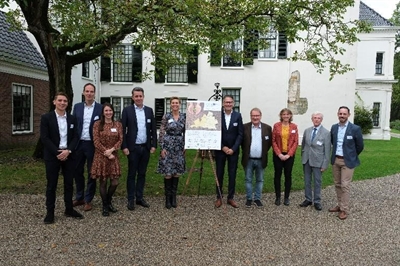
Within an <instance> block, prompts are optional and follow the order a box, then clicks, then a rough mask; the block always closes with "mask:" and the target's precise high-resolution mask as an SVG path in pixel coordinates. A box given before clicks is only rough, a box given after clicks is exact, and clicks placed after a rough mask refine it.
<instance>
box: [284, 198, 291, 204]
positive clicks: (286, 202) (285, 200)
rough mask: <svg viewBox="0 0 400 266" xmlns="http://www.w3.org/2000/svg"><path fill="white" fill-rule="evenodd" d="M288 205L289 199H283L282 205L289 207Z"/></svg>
mask: <svg viewBox="0 0 400 266" xmlns="http://www.w3.org/2000/svg"><path fill="white" fill-rule="evenodd" d="M289 204H290V200H289V198H285V199H284V200H283V205H285V206H289Z"/></svg>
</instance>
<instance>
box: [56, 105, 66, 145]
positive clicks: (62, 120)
mask: <svg viewBox="0 0 400 266" xmlns="http://www.w3.org/2000/svg"><path fill="white" fill-rule="evenodd" d="M54 112H55V113H56V117H57V123H58V131H59V132H60V145H59V146H58V148H60V149H66V148H67V147H68V144H67V143H68V136H67V133H68V123H67V113H66V112H65V113H64V115H59V114H57V112H56V111H55V110H54Z"/></svg>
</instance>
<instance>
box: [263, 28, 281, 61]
mask: <svg viewBox="0 0 400 266" xmlns="http://www.w3.org/2000/svg"><path fill="white" fill-rule="evenodd" d="M274 35H275V38H274ZM258 38H259V39H265V42H266V43H268V44H269V47H268V48H265V49H260V48H259V49H258V59H262V60H276V59H278V53H279V51H278V45H279V32H278V31H277V30H275V28H274V27H273V26H270V27H269V29H268V31H267V32H266V33H260V34H259V35H258ZM272 53H274V54H275V55H274V56H271V54H272Z"/></svg>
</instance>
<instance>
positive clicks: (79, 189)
mask: <svg viewBox="0 0 400 266" xmlns="http://www.w3.org/2000/svg"><path fill="white" fill-rule="evenodd" d="M95 93H96V87H95V86H94V84H92V83H87V84H85V86H83V96H84V97H85V101H84V102H81V103H77V104H75V105H74V109H73V115H74V116H75V117H76V119H77V128H78V134H79V142H78V145H77V147H76V156H75V157H76V159H75V167H76V168H75V176H74V177H75V184H76V195H75V200H74V202H73V205H74V207H75V206H80V205H85V206H84V207H83V210H84V211H90V210H91V209H92V200H93V198H94V194H95V193H96V179H92V178H91V176H90V169H91V168H92V162H93V156H94V144H93V124H94V122H96V121H97V120H99V119H100V118H101V110H102V106H101V104H99V103H97V102H95V100H94V97H95ZM85 163H86V167H87V173H88V180H87V187H86V192H85V176H84V169H85Z"/></svg>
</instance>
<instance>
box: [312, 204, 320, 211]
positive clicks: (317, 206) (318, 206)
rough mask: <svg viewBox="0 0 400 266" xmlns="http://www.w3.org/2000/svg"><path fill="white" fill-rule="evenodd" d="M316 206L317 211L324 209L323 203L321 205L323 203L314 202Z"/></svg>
mask: <svg viewBox="0 0 400 266" xmlns="http://www.w3.org/2000/svg"><path fill="white" fill-rule="evenodd" d="M314 208H315V209H316V210H317V211H321V210H322V205H321V203H314Z"/></svg>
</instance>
